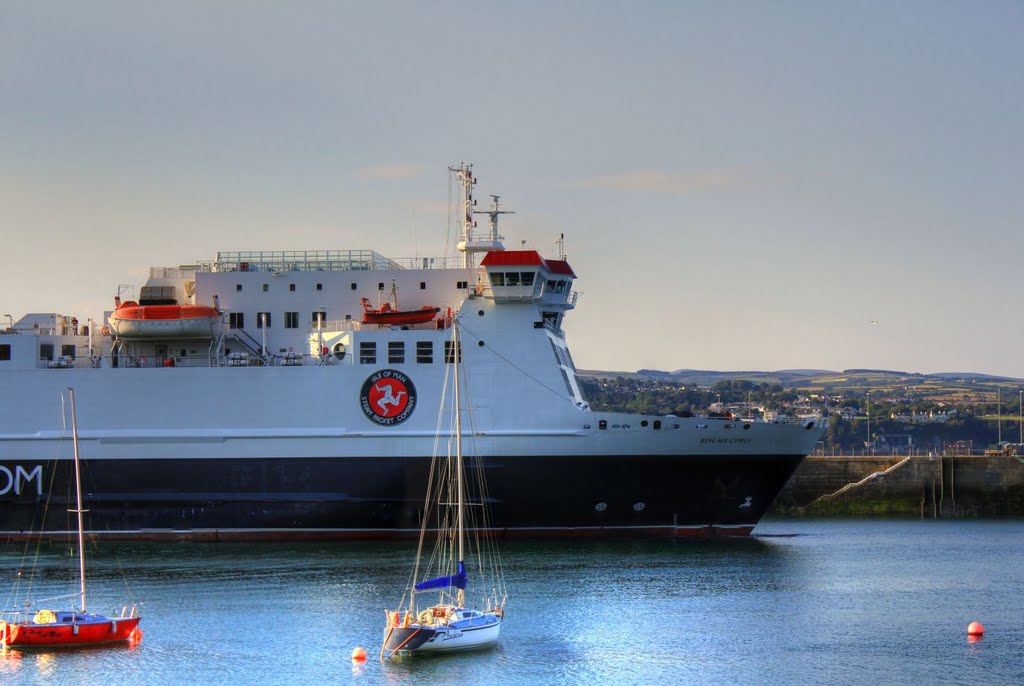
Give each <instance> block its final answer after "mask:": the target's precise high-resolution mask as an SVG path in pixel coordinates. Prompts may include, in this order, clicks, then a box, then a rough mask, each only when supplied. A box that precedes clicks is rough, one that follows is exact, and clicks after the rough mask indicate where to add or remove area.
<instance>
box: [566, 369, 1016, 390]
mask: <svg viewBox="0 0 1024 686" xmlns="http://www.w3.org/2000/svg"><path fill="white" fill-rule="evenodd" d="M579 373H580V375H581V376H588V377H593V378H597V379H602V378H603V379H614V378H617V377H622V378H624V379H646V380H661V381H667V382H671V383H677V384H682V385H691V386H713V385H714V384H716V383H718V382H720V381H750V382H752V383H758V384H765V383H770V384H781V385H782V386H784V387H793V388H815V387H818V388H820V387H829V388H842V387H846V386H848V387H860V388H864V387H867V388H873V387H885V386H900V385H906V386H920V385H921V384H953V385H958V384H966V385H974V384H983V385H985V384H993V388H994V385H998V384H1009V385H1020V384H1024V379H1016V378H1013V377H1006V376H995V375H992V374H978V373H975V372H942V373H937V374H921V373H917V372H904V371H899V370H893V369H844V370H843V371H841V372H837V371H831V370H828V369H779V370H776V371H750V370H747V371H713V370H702V369H677V370H675V371H664V370H660V369H638V370H637V371H635V372H624V371H600V370H584V369H581V370H579Z"/></svg>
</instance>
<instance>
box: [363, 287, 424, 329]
mask: <svg viewBox="0 0 1024 686" xmlns="http://www.w3.org/2000/svg"><path fill="white" fill-rule="evenodd" d="M392 298H393V300H394V302H395V305H394V306H392V305H391V300H389V301H388V302H385V303H384V304H383V305H381V306H380V307H379V308H377V309H374V307H373V305H372V304H370V301H369V299H367V298H363V324H377V325H379V326H412V325H415V324H426V323H427V322H429V321H431V320H432V319H433V318H434V317H436V316H437V314H438V313H439V312H440V311H441V308H440V307H430V306H429V305H424V306H423V307H421V308H420V309H418V310H400V309H398V297H397V295H396V294H395V293H394V291H392Z"/></svg>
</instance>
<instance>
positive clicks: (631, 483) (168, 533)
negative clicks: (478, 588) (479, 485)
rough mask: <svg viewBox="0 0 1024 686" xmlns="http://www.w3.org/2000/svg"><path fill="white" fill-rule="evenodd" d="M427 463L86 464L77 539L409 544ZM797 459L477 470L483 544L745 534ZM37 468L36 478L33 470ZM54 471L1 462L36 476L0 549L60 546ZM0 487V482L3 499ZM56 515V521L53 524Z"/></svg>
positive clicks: (646, 460) (522, 461) (570, 461)
mask: <svg viewBox="0 0 1024 686" xmlns="http://www.w3.org/2000/svg"><path fill="white" fill-rule="evenodd" d="M429 460H430V458H429V457H422V458H409V457H404V458H396V457H387V458H384V457H367V458H355V457H344V458H297V457H289V458H232V459H226V460H213V459H196V458H190V459H163V458H162V459H153V458H148V459H117V460H91V461H90V460H85V461H83V481H84V484H85V485H84V489H85V491H86V496H85V497H86V506H87V509H88V514H87V520H88V521H87V523H86V527H87V535H88V536H89V537H90V538H92V539H102V540H194V541H228V540H250V541H260V540H266V541H273V540H292V541H294V540H358V539H366V540H386V539H412V538H416V536H417V535H418V533H419V529H420V519H419V517H420V512H421V510H422V506H423V502H422V495H421V494H422V493H423V492H424V489H425V487H426V476H427V470H428V467H429ZM802 460H803V455H733V456H730V455H722V454H716V455H702V456H697V455H678V456H664V455H658V456H637V455H634V456H629V457H621V456H588V457H585V458H581V457H564V456H554V455H547V456H516V457H506V458H498V457H489V458H487V459H486V460H485V462H484V469H485V470H486V472H487V479H488V483H489V484H491V486H490V493H489V496H490V498H489V508H490V510H491V513H492V517H493V519H492V526H491V527H490V528H489V532H490V533H491V534H492V535H494V536H499V537H505V538H537V539H543V538H622V537H625V538H675V537H717V536H746V535H749V534H750V533H751V532H752V531H753V529H754V527H755V525H756V524H757V522H758V521H759V520H760V519H761V517H762V516H763V515H764V513H765V511H766V510H767V509H768V508H769V507H770V505H771V503H772V501H773V500H774V498H775V496H776V495H777V494H778V493H779V491H780V490H781V489H782V487H783V486H784V485H785V483H786V481H788V479H789V477H790V476H791V475H792V473H793V472H794V471H795V470H796V468H797V467H798V466H799V464H800V463H801V461H802ZM40 467H41V469H39V468H40ZM62 467H63V465H62V464H61V463H60V461H50V462H47V463H43V464H41V465H40V463H38V462H28V461H5V462H4V465H3V468H4V470H5V471H3V472H2V473H0V481H2V480H3V478H4V475H5V474H12V475H13V474H21V475H27V474H33V475H34V478H33V480H32V481H31V482H20V483H19V485H20V486H21V492H20V493H19V494H13V493H11V492H10V491H13V490H14V489H13V488H9V489H8V493H7V494H6V495H3V494H0V505H2V507H0V542H2V541H8V542H12V541H22V540H26V539H37V538H42V539H47V540H67V539H68V538H70V537H71V536H72V535H74V534H73V526H69V521H68V520H67V515H66V514H63V513H62V505H63V502H62V501H61V498H60V497H59V496H57V495H54V496H53V497H51V502H50V508H49V509H50V512H51V515H50V516H49V518H48V519H47V520H46V521H45V522H43V523H42V527H41V528H40V522H39V521H38V517H39V510H40V507H39V505H40V502H41V499H43V498H45V495H44V494H43V493H40V492H39V491H41V490H42V489H38V488H36V482H37V481H38V482H39V483H40V484H41V483H43V482H45V483H47V484H48V483H50V481H51V480H52V481H53V489H52V493H54V494H60V493H66V492H67V489H66V484H65V483H62V479H63V478H65V477H64V476H63V472H64V471H66V470H64V469H63V468H62ZM51 475H52V476H51ZM3 486H4V484H3V483H0V490H2V487H3ZM57 512H61V514H53V513H57Z"/></svg>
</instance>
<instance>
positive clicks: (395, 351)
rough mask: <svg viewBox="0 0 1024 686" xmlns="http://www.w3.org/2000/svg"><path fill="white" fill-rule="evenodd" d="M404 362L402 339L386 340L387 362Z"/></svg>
mask: <svg viewBox="0 0 1024 686" xmlns="http://www.w3.org/2000/svg"><path fill="white" fill-rule="evenodd" d="M404 363H405V343H403V342H402V341H388V364H404Z"/></svg>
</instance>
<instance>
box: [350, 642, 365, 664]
mask: <svg viewBox="0 0 1024 686" xmlns="http://www.w3.org/2000/svg"><path fill="white" fill-rule="evenodd" d="M352 659H353V660H355V661H356V662H366V649H365V648H361V647H359V646H356V647H355V648H354V649H353V650H352Z"/></svg>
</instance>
